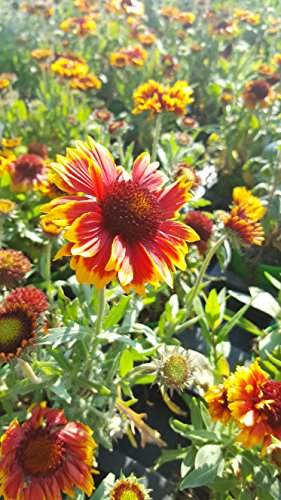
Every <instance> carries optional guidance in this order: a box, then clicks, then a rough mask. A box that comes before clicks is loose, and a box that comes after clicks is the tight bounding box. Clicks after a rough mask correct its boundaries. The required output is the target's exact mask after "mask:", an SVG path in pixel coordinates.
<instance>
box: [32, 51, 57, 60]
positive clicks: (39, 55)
mask: <svg viewBox="0 0 281 500" xmlns="http://www.w3.org/2000/svg"><path fill="white" fill-rule="evenodd" d="M51 55H52V51H51V50H48V49H35V50H33V51H32V52H31V56H32V57H33V58H34V59H36V60H37V61H43V60H44V59H47V58H48V57H51Z"/></svg>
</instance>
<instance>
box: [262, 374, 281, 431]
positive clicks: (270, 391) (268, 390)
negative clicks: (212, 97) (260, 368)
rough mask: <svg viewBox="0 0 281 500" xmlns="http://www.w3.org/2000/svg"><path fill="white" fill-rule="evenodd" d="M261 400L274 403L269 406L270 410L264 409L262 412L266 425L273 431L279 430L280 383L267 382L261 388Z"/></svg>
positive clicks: (280, 422)
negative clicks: (265, 418)
mask: <svg viewBox="0 0 281 500" xmlns="http://www.w3.org/2000/svg"><path fill="white" fill-rule="evenodd" d="M263 399H265V400H270V399H272V400H273V401H274V403H271V404H270V409H269V408H265V410H264V412H265V414H266V415H267V422H268V424H269V425H270V426H271V427H272V428H273V429H276V428H280V429H281V382H275V381H274V380H269V381H267V382H266V384H265V385H264V387H263Z"/></svg>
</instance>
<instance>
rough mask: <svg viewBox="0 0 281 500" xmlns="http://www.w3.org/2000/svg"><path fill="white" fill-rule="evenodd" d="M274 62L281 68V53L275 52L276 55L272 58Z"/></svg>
mask: <svg viewBox="0 0 281 500" xmlns="http://www.w3.org/2000/svg"><path fill="white" fill-rule="evenodd" d="M272 62H273V63H274V64H276V66H279V67H280V68H281V54H279V53H278V54H275V56H274V57H273V59H272Z"/></svg>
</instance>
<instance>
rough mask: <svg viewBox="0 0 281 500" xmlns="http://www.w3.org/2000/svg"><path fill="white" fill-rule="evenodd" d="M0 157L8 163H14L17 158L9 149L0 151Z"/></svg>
mask: <svg viewBox="0 0 281 500" xmlns="http://www.w3.org/2000/svg"><path fill="white" fill-rule="evenodd" d="M0 156H1V157H2V158H4V159H5V160H8V161H14V160H16V158H17V157H16V155H15V153H14V152H13V151H10V150H9V149H0Z"/></svg>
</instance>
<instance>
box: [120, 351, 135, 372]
mask: <svg viewBox="0 0 281 500" xmlns="http://www.w3.org/2000/svg"><path fill="white" fill-rule="evenodd" d="M133 366H134V356H133V354H132V352H131V351H130V349H125V351H124V352H123V353H122V354H121V357H120V364H119V374H120V377H125V375H126V374H127V373H128V372H129V371H130V370H131V369H132V368H133Z"/></svg>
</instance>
